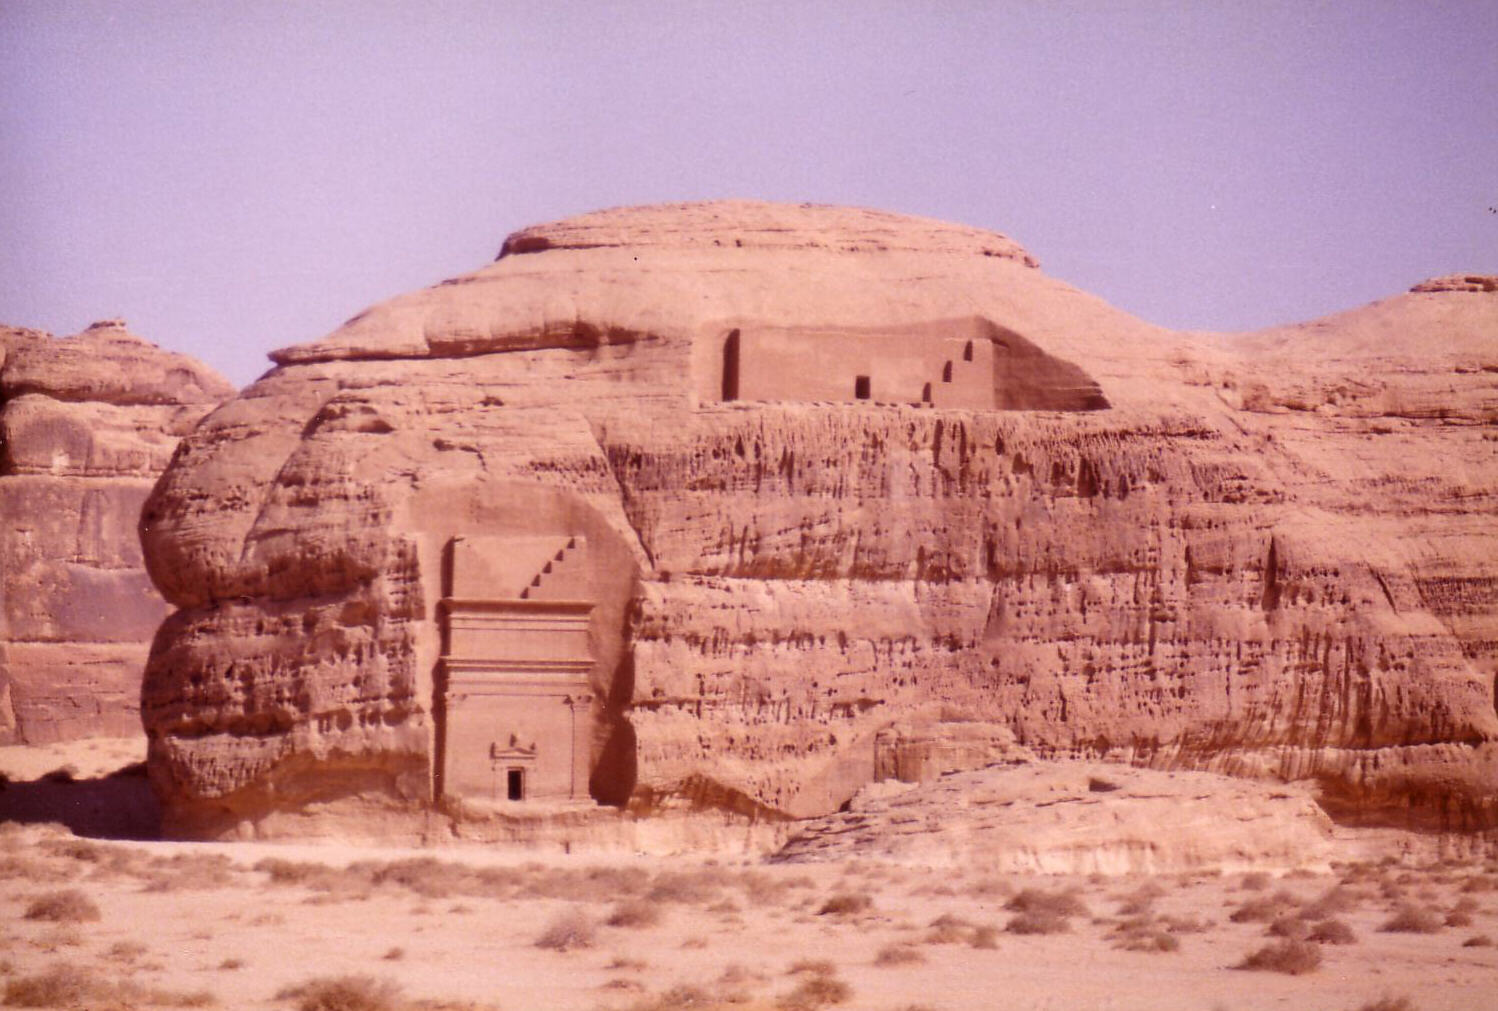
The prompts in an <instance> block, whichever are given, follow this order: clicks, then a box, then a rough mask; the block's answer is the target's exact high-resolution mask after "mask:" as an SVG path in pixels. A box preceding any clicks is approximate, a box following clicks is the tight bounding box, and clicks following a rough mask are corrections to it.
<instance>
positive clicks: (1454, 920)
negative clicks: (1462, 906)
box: [1442, 909, 1472, 927]
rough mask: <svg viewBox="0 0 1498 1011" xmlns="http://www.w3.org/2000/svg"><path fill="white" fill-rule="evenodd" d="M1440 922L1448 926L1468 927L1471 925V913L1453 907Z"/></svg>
mask: <svg viewBox="0 0 1498 1011" xmlns="http://www.w3.org/2000/svg"><path fill="white" fill-rule="evenodd" d="M1442 922H1443V923H1445V924H1446V926H1448V927H1470V926H1472V914H1471V913H1467V912H1463V911H1462V910H1459V909H1453V910H1452V911H1451V912H1449V913H1447V914H1446V919H1445V920H1443V921H1442Z"/></svg>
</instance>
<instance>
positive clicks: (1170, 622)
mask: <svg viewBox="0 0 1498 1011" xmlns="http://www.w3.org/2000/svg"><path fill="white" fill-rule="evenodd" d="M273 358H274V359H275V361H276V362H277V363H278V364H279V366H280V367H279V368H277V369H276V370H274V371H272V372H271V373H269V374H267V375H266V376H265V377H264V378H262V379H261V380H260V381H259V382H258V383H256V384H255V385H253V386H252V387H250V388H248V389H247V390H245V391H243V392H242V393H241V395H240V396H239V397H238V398H237V399H236V400H234V401H232V402H231V403H229V404H227V405H226V406H225V407H223V408H222V409H221V410H219V411H218V412H216V413H215V414H213V415H212V416H211V417H210V418H208V419H207V420H206V421H205V422H204V423H203V424H202V425H201V426H200V427H199V428H198V429H197V430H196V431H194V432H193V434H192V435H191V436H189V437H188V438H187V439H186V441H185V442H184V445H183V449H182V451H181V452H180V453H179V455H178V457H177V459H176V461H175V462H174V464H173V466H172V467H171V468H170V469H169V470H168V471H167V473H166V474H165V475H164V476H163V478H162V480H161V482H160V484H159V485H158V486H157V488H156V490H155V492H154V493H153V495H152V497H151V499H150V501H149V502H148V503H147V506H146V509H145V513H144V519H143V523H142V538H143V543H144V547H145V552H146V560H147V565H148V567H149V570H150V572H151V575H152V578H153V579H154V580H155V582H156V584H157V586H158V587H160V588H161V590H162V592H163V594H164V595H165V596H166V597H167V599H168V600H169V601H170V602H171V603H172V604H173V605H174V606H175V607H176V608H177V611H176V613H174V614H173V615H172V616H171V617H170V618H169V619H167V621H166V623H165V624H164V625H163V627H162V629H161V632H160V633H159V635H158V636H157V639H156V642H155V646H154V648H153V651H152V655H151V660H150V664H149V667H148V672H147V677H146V684H145V689H144V701H143V706H144V709H143V715H144V719H145V723H146V726H147V728H148V730H149V732H150V735H151V743H150V748H151V752H150V768H151V774H152V777H153V780H154V782H155V784H156V786H157V789H158V791H159V793H160V794H161V796H162V797H163V799H164V802H165V807H166V818H167V825H168V829H169V831H171V832H173V833H176V834H179V835H191V836H200V837H210V836H219V835H225V834H231V833H238V834H260V835H276V834H296V833H317V832H320V831H327V830H328V828H327V827H328V825H329V824H332V823H333V822H334V821H337V820H339V819H342V821H343V823H344V824H349V823H352V822H357V823H358V824H359V825H361V826H363V827H364V829H365V830H366V831H368V832H378V831H380V829H379V828H378V826H382V825H383V826H385V827H386V830H388V831H389V832H391V833H392V834H394V833H400V832H412V831H415V832H423V831H428V830H429V829H430V827H431V826H432V825H433V824H434V822H433V819H432V817H431V812H432V811H433V810H434V809H435V810H438V811H441V812H443V813H444V814H445V815H446V816H447V817H448V818H449V819H452V820H453V821H454V822H456V823H458V824H463V823H472V822H474V821H475V820H477V821H482V820H483V819H484V818H487V817H490V816H491V815H492V813H493V812H495V811H500V812H514V811H519V810H523V809H528V808H529V809H534V810H537V811H544V810H549V809H550V808H548V807H547V805H553V806H554V807H555V809H556V810H557V811H561V810H562V807H563V806H565V805H566V804H568V803H574V804H575V800H573V801H569V800H568V798H569V797H574V796H575V790H576V787H577V784H576V782H575V781H572V780H569V779H568V777H569V776H571V775H572V773H571V772H570V771H568V770H575V769H578V768H582V769H586V770H588V778H589V792H590V794H591V796H592V798H594V799H596V800H599V801H603V802H606V803H609V804H616V805H620V806H622V807H623V808H624V809H625V810H626V812H628V816H629V817H639V818H644V817H648V816H652V815H663V814H671V813H676V812H681V811H692V810H697V811H712V812H715V813H717V814H718V815H722V814H723V813H725V812H726V813H727V814H729V815H731V816H733V817H741V818H743V819H746V820H775V819H785V818H802V817H810V816H817V815H824V814H827V813H829V812H833V811H836V810H837V809H838V808H839V807H840V806H841V805H843V804H844V803H845V802H847V801H848V800H849V798H850V797H851V796H852V795H853V794H854V793H855V792H856V791H857V790H858V789H859V788H861V787H863V786H864V785H866V784H867V783H869V782H870V781H872V780H874V779H876V778H877V777H879V776H889V775H895V776H901V775H905V776H912V777H915V778H923V777H924V776H925V775H927V774H928V773H929V772H930V771H931V770H936V771H939V772H946V771H952V770H954V769H961V768H965V767H972V766H977V765H982V764H986V763H987V762H990V761H993V760H995V756H1002V755H1005V754H1008V753H1009V749H1014V748H1018V749H1024V750H1025V751H1026V752H1027V753H1029V754H1032V755H1035V756H1038V757H1039V758H1041V759H1044V758H1047V757H1053V756H1083V757H1089V758H1104V759H1108V760H1114V761H1119V760H1122V761H1128V762H1132V763H1135V764H1139V765H1148V766H1155V767H1161V768H1191V769H1202V770H1212V771H1219V772H1229V773H1233V774H1237V775H1244V776H1251V777H1259V778H1266V779H1279V780H1304V781H1307V782H1308V783H1310V784H1311V785H1313V786H1314V787H1315V789H1316V791H1317V793H1318V796H1319V798H1320V799H1321V802H1322V803H1323V804H1324V805H1325V806H1326V807H1327V809H1328V810H1329V811H1331V812H1332V813H1333V814H1334V815H1335V816H1336V817H1338V818H1342V819H1345V820H1352V821H1375V822H1379V823H1384V824H1399V825H1408V826H1416V827H1424V828H1434V829H1445V830H1459V829H1471V828H1491V827H1493V826H1495V825H1498V790H1495V784H1498V758H1495V746H1494V743H1493V742H1494V740H1495V738H1498V713H1495V709H1494V675H1495V668H1498V528H1495V526H1494V524H1493V523H1492V515H1493V511H1494V505H1495V496H1498V434H1495V427H1494V425H1495V421H1498V378H1495V376H1494V371H1498V295H1495V294H1493V293H1488V292H1472V291H1468V290H1462V291H1459V292H1458V291H1449V290H1442V291H1433V292H1417V293H1412V294H1407V295H1403V296H1399V297H1397V298H1394V299H1389V300H1387V301H1385V302H1381V303H1377V304H1375V305H1373V306H1369V307H1367V308H1364V309H1359V310H1354V311H1352V312H1349V313H1343V314H1341V315H1339V316H1334V317H1329V318H1328V319H1325V320H1318V321H1314V322H1311V323H1307V324H1302V325H1300V326H1297V327H1286V328H1278V329H1275V330H1270V331H1264V332H1261V333H1257V334H1250V335H1243V336H1238V337H1229V336H1225V335H1212V334H1187V333H1176V332H1171V331H1168V330H1164V329H1161V328H1159V327H1154V326H1151V325H1149V324H1146V323H1143V322H1141V321H1139V320H1137V319H1135V318H1133V317H1131V316H1129V315H1127V314H1125V313H1123V312H1120V311H1118V310H1116V309H1113V308H1112V307H1110V306H1108V305H1106V304H1104V303H1103V302H1101V301H1099V300H1098V299H1096V298H1094V297H1092V296H1089V295H1087V294H1085V293H1083V292H1081V291H1078V290H1076V289H1074V288H1071V287H1069V286H1067V285H1065V284H1063V283H1061V282H1059V281H1055V280H1053V279H1051V278H1048V277H1046V276H1045V275H1044V274H1043V273H1041V272H1040V271H1039V270H1038V269H1037V268H1036V265H1035V261H1034V260H1033V258H1031V257H1029V256H1028V254H1026V253H1025V252H1024V251H1023V250H1022V249H1020V248H1019V247H1018V246H1017V245H1015V244H1014V243H1013V242H1012V241H1011V240H1009V239H1007V238H1005V237H1003V236H999V235H995V234H993V233H989V232H984V231H981V230H978V229H972V228H964V227H961V226H957V225H948V224H943V223H939V222H931V221H925V220H921V219H914V218H903V217H898V216H895V215H889V214H883V213H879V212H870V211H861V210H852V209H845V208H830V207H815V206H799V207H785V206H774V205H763V204H752V203H737V202H725V203H709V204H688V205H674V206H663V207H646V208H626V209H621V210H615V211H605V212H599V213H597V214H589V215H584V216H582V217H579V218H575V219H572V220H569V221H566V222H561V223H557V224H554V225H542V226H537V227H534V228H528V229H526V230H524V231H522V232H519V233H517V234H516V235H514V236H511V238H510V239H509V240H508V241H507V242H506V243H505V246H504V250H503V252H502V253H501V256H500V257H499V259H498V260H497V261H496V262H495V263H493V264H491V265H489V266H488V267H485V268H483V269H481V270H479V271H477V272H475V273H473V274H469V275H466V276H464V277H460V278H455V279H453V280H451V281H448V282H444V283H443V284H441V285H438V286H436V287H433V288H430V289H427V290H425V291H421V292H416V293H412V294H408V295H403V296H400V297H398V298H395V299H392V300H391V301H389V302H386V303H383V304H381V305H378V306H375V307H374V308H372V309H369V310H367V311H366V312H364V313H361V314H360V315H358V316H356V317H355V318H354V319H352V320H350V321H349V322H348V323H347V324H345V325H344V326H343V327H341V328H340V329H338V330H337V331H335V332H334V333H332V334H331V335H329V336H328V337H326V338H324V339H323V340H320V341H317V342H314V343H311V344H305V345H300V346H297V347H292V348H287V349H285V350H282V351H280V352H277V353H276V354H275V355H274V356H273ZM464 543H474V544H478V543H481V544H482V545H484V547H483V548H482V550H481V551H478V552H477V553H475V552H474V551H468V550H466V549H460V548H459V547H457V546H458V545H462V544H464ZM571 544H576V545H578V546H579V547H578V548H577V549H576V550H573V549H572V548H569V547H567V546H568V545H571ZM582 545H585V546H586V550H585V551H584V550H583V549H582V547H581V546H582ZM557 565H560V566H561V567H562V571H563V573H564V576H555V577H554V576H553V575H552V574H551V573H552V571H553V568H554V567H555V566H557ZM521 570H525V571H523V572H522V571H521ZM532 570H534V571H532ZM485 572H493V573H500V574H502V575H495V576H493V577H492V578H491V577H487V576H483V575H482V573H485ZM557 580H560V582H558V581H557ZM548 586H550V587H554V588H555V589H554V592H549V591H547V590H546V588H547V587H548ZM527 587H535V588H536V595H535V596H528V595H527V593H528V591H527V589H526V588H527ZM499 699H509V700H510V701H508V702H503V703H501V702H498V701H496V700H499ZM478 714H488V715H483V716H482V717H481V718H479V716H478ZM503 714H509V715H508V716H506V715H503ZM579 721H581V722H579ZM491 723H492V725H491ZM583 725H585V727H586V730H585V732H578V730H577V729H576V728H577V727H579V726H583ZM548 728H549V729H548ZM557 749H560V750H561V751H562V754H561V755H560V756H558V755H553V754H551V753H550V752H551V751H555V750H557ZM902 770H904V771H902ZM533 787H535V788H537V789H539V791H540V792H539V793H537V792H532V788H533ZM569 810H570V809H569ZM574 816H575V814H571V815H566V817H574ZM557 817H559V818H560V817H563V815H562V814H558V815H557Z"/></svg>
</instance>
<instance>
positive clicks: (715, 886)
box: [645, 869, 722, 905]
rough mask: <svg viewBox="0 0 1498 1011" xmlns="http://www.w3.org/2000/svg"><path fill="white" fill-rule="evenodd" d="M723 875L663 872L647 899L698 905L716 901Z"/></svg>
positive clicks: (714, 873)
mask: <svg viewBox="0 0 1498 1011" xmlns="http://www.w3.org/2000/svg"><path fill="white" fill-rule="evenodd" d="M721 881H722V875H721V873H720V872H717V871H712V870H707V869H704V870H701V871H662V872H661V873H660V874H657V875H656V877H655V881H654V882H652V884H651V886H650V891H648V892H646V893H645V897H646V898H647V899H649V900H651V901H652V902H680V903H683V904H687V905H698V904H702V903H706V902H712V901H714V900H716V899H717V898H718V896H719V894H720V885H721Z"/></svg>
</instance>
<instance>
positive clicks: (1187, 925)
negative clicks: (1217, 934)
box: [1157, 916, 1212, 934]
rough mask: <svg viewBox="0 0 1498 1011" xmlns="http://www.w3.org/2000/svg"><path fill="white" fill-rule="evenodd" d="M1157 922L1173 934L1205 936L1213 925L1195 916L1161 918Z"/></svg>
mask: <svg viewBox="0 0 1498 1011" xmlns="http://www.w3.org/2000/svg"><path fill="white" fill-rule="evenodd" d="M1157 922H1158V923H1159V924H1160V926H1162V927H1164V928H1165V929H1166V930H1168V931H1170V932H1171V933H1172V934H1205V933H1207V932H1208V931H1209V930H1211V929H1212V924H1211V923H1209V922H1207V921H1206V920H1198V919H1197V918H1196V917H1194V916H1161V917H1158V918H1157Z"/></svg>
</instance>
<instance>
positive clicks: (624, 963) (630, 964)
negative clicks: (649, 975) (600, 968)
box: [604, 955, 650, 972]
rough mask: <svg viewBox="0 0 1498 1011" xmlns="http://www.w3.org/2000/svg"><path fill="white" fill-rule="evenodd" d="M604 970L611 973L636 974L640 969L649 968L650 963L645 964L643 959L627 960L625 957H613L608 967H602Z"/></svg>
mask: <svg viewBox="0 0 1498 1011" xmlns="http://www.w3.org/2000/svg"><path fill="white" fill-rule="evenodd" d="M604 968H605V969H608V970H610V971H611V972H622V971H624V970H630V971H634V972H638V971H640V970H642V969H648V968H650V963H649V962H646V961H645V960H644V959H639V958H629V957H627V956H625V955H615V956H614V960H613V961H612V962H610V963H609V964H608V965H606V966H604Z"/></svg>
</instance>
